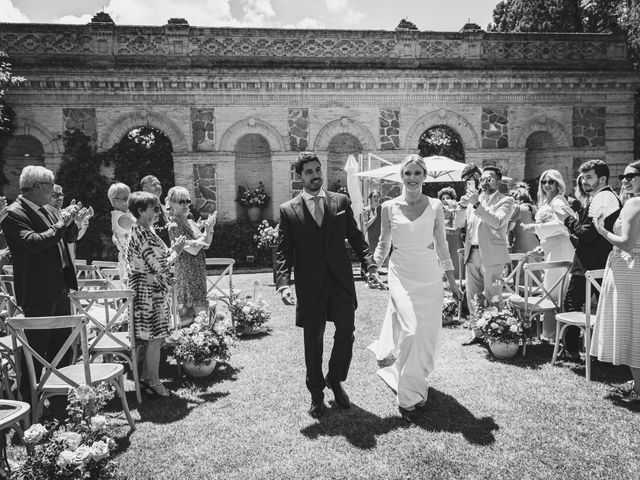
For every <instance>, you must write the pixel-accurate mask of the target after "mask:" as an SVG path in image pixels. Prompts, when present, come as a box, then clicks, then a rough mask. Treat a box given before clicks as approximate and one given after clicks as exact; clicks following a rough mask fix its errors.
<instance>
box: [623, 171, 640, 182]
mask: <svg viewBox="0 0 640 480" xmlns="http://www.w3.org/2000/svg"><path fill="white" fill-rule="evenodd" d="M636 177H640V172H636V173H626V174H624V175H618V178H619V179H620V181H622V180H626V181H627V182H630V181H631V180H633V179H634V178H636Z"/></svg>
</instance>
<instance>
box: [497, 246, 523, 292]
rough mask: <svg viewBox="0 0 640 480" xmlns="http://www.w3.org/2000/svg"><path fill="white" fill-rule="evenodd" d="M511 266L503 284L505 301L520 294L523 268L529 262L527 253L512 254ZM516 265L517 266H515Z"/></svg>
mask: <svg viewBox="0 0 640 480" xmlns="http://www.w3.org/2000/svg"><path fill="white" fill-rule="evenodd" d="M509 260H510V262H509V265H507V267H506V269H505V273H506V275H505V276H504V281H503V283H502V289H503V292H502V296H503V298H504V299H505V300H507V299H509V298H511V296H513V295H519V293H520V278H521V274H522V267H523V266H524V264H525V262H526V261H527V254H526V253H510V254H509ZM514 264H515V265H514Z"/></svg>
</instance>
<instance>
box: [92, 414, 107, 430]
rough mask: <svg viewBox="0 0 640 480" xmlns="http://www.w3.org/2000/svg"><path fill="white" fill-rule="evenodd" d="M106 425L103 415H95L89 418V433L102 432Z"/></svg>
mask: <svg viewBox="0 0 640 480" xmlns="http://www.w3.org/2000/svg"><path fill="white" fill-rule="evenodd" d="M106 424H107V419H106V417H105V416H104V415H96V416H94V417H91V425H90V426H91V431H92V432H97V431H98V430H102V429H103V428H104V427H105V425H106Z"/></svg>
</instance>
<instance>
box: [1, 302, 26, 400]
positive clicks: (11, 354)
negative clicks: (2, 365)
mask: <svg viewBox="0 0 640 480" xmlns="http://www.w3.org/2000/svg"><path fill="white" fill-rule="evenodd" d="M18 315H22V310H21V309H20V307H18V305H16V303H15V301H14V300H13V298H12V297H10V296H9V295H7V294H5V293H0V357H1V358H2V359H3V360H4V361H5V362H6V366H7V367H9V368H11V369H12V370H13V372H14V374H15V376H16V383H17V385H18V386H19V385H20V381H21V380H22V369H21V364H20V353H21V352H20V347H19V346H18V344H17V343H16V341H15V339H14V338H13V337H12V336H11V334H10V333H9V332H8V331H7V327H6V324H5V321H6V320H7V319H8V318H11V317H15V316H18ZM7 379H8V371H7ZM18 396H20V389H18Z"/></svg>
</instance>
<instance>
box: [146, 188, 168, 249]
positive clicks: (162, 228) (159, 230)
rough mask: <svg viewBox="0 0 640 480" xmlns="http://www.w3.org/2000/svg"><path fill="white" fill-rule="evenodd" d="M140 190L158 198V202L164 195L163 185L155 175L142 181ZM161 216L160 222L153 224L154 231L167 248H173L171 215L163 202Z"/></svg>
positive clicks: (159, 217)
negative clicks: (170, 235) (170, 237)
mask: <svg viewBox="0 0 640 480" xmlns="http://www.w3.org/2000/svg"><path fill="white" fill-rule="evenodd" d="M140 188H141V189H142V191H143V192H149V193H153V194H154V195H155V196H156V197H158V201H160V195H162V184H161V183H160V180H158V178H157V177H155V176H153V175H147V176H145V177H144V178H143V179H142V180H140ZM160 209H161V212H160V215H159V216H158V221H157V222H156V223H154V224H153V229H154V231H155V232H156V235H158V236H159V237H160V238H161V239H162V241H163V242H164V243H165V245H167V247H171V240H170V239H169V228H168V224H169V214H168V213H167V210H166V209H165V207H164V205H163V204H162V202H160Z"/></svg>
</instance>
